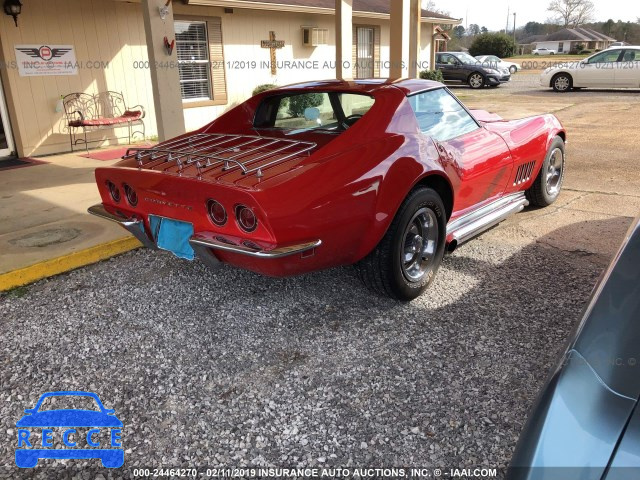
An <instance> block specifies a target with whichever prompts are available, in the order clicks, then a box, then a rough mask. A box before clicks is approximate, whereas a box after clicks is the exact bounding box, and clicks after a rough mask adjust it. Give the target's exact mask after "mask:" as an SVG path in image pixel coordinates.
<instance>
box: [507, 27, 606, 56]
mask: <svg viewBox="0 0 640 480" xmlns="http://www.w3.org/2000/svg"><path fill="white" fill-rule="evenodd" d="M615 41H616V39H615V38H611V37H609V36H607V35H605V34H604V33H600V32H597V31H596V30H593V29H591V28H583V27H580V28H563V29H562V30H559V31H557V32H555V33H551V34H549V35H532V36H530V37H527V38H523V39H522V40H521V41H520V42H518V43H519V46H520V53H530V52H531V50H534V49H536V48H546V49H548V50H554V51H555V52H557V53H569V52H574V51H575V50H576V46H577V45H583V46H584V48H585V49H586V50H604V49H605V48H609V47H610V46H611V44H612V43H614V42H615Z"/></svg>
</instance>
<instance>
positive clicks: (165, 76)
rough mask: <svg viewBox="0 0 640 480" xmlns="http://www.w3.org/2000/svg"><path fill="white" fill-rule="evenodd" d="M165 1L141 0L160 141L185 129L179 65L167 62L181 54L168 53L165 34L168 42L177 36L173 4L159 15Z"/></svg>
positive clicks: (173, 61)
mask: <svg viewBox="0 0 640 480" xmlns="http://www.w3.org/2000/svg"><path fill="white" fill-rule="evenodd" d="M164 4H165V2H164V1H158V0H142V16H143V18H144V33H145V37H146V42H147V52H148V54H149V69H150V71H151V86H152V90H153V104H154V107H155V111H156V122H157V124H158V139H159V140H160V141H161V142H162V141H164V140H168V139H170V138H173V137H175V136H178V135H182V134H183V133H185V127H184V113H183V111H182V95H181V93H180V75H179V73H178V69H177V68H166V67H165V65H167V64H168V65H169V66H170V65H177V63H178V55H177V52H176V50H175V49H174V51H173V52H172V54H171V55H168V54H167V51H166V49H165V46H164V37H167V38H168V39H169V42H171V41H172V40H173V39H174V38H175V32H174V28H173V7H172V6H171V5H169V12H168V14H167V16H166V17H165V19H164V20H162V18H161V17H160V12H159V8H160V7H161V6H164ZM156 65H157V66H158V67H156Z"/></svg>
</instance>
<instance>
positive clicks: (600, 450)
mask: <svg viewBox="0 0 640 480" xmlns="http://www.w3.org/2000/svg"><path fill="white" fill-rule="evenodd" d="M639 265H640V217H638V218H637V219H636V220H635V222H634V223H633V225H632V227H631V228H630V229H629V233H628V234H627V237H626V238H625V241H624V243H623V246H622V248H621V249H620V251H619V252H618V254H617V255H616V257H615V258H614V260H613V262H612V264H611V265H610V267H609V268H608V269H607V271H606V272H605V274H604V275H603V277H602V279H601V280H600V283H599V284H598V286H597V287H596V289H595V290H594V293H593V296H592V299H591V301H590V302H589V305H588V307H587V309H586V311H585V314H584V317H583V319H582V321H581V322H580V324H579V325H578V327H577V328H576V331H575V333H574V335H573V336H572V339H571V341H570V342H569V346H568V348H567V352H566V354H565V355H563V357H562V360H561V362H560V363H559V365H558V366H557V368H556V370H555V371H554V373H553V375H552V377H551V379H550V380H549V382H548V383H547V385H546V387H545V388H544V389H543V390H542V393H541V394H540V397H539V398H538V401H537V404H536V406H535V408H534V409H532V411H531V413H530V415H529V419H528V421H527V425H526V427H525V428H524V430H523V432H522V434H521V435H520V440H519V442H518V446H517V448H516V451H515V453H514V456H513V459H512V462H511V470H510V475H509V478H510V479H526V480H532V479H538V478H553V475H554V474H555V476H556V477H558V478H566V479H572V478H576V479H577V478H581V479H582V478H588V479H591V478H594V479H598V480H599V479H600V478H601V477H602V475H603V474H604V473H605V472H606V471H607V468H608V465H610V462H611V459H612V458H614V459H618V461H619V462H620V463H622V462H624V461H625V460H624V458H626V457H624V458H623V456H622V453H620V455H621V456H620V457H619V458H618V456H617V451H616V449H617V448H618V451H620V450H619V447H618V443H619V442H620V440H621V437H622V442H621V444H620V445H621V446H623V445H628V447H627V449H629V448H635V452H636V455H637V452H638V450H637V447H638V446H639V445H640V441H639V440H638V439H639V438H640V433H638V430H640V418H636V417H637V415H635V414H634V412H635V411H637V404H638V398H639V397H640V364H638V360H639V359H640V326H639V325H638V319H639V318H640V268H639V267H638V266H639ZM634 419H635V420H634ZM625 429H626V430H625ZM625 432H627V434H628V435H629V437H627V436H626V435H625V436H624V437H623V434H625ZM632 434H633V435H632ZM636 459H637V457H636ZM636 466H637V463H636ZM587 467H589V468H587ZM554 468H557V470H555V469H554ZM612 478H613V477H612Z"/></svg>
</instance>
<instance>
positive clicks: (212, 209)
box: [207, 200, 227, 227]
mask: <svg viewBox="0 0 640 480" xmlns="http://www.w3.org/2000/svg"><path fill="white" fill-rule="evenodd" d="M207 212H209V218H210V219H211V221H212V222H213V223H214V224H216V225H218V226H219V227H221V226H223V225H224V224H225V223H227V211H226V210H225V209H224V207H223V206H222V204H221V203H220V202H216V201H215V200H209V201H207Z"/></svg>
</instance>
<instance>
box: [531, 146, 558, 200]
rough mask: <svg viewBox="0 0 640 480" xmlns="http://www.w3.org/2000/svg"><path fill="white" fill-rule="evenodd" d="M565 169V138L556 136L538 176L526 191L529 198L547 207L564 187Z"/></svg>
mask: <svg viewBox="0 0 640 480" xmlns="http://www.w3.org/2000/svg"><path fill="white" fill-rule="evenodd" d="M564 170H565V154H564V140H562V138H560V137H555V138H554V139H553V142H551V146H550V147H549V150H548V151H547V155H546V157H545V158H544V163H543V164H542V168H540V172H539V173H538V176H537V177H536V179H535V180H534V182H533V184H532V185H531V187H529V189H528V190H527V191H526V192H525V195H526V196H527V199H528V200H529V201H530V202H531V203H532V204H533V205H536V206H538V207H547V206H549V205H551V204H552V203H553V202H555V201H556V199H557V198H558V195H560V190H561V189H562V182H563V181H564Z"/></svg>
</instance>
